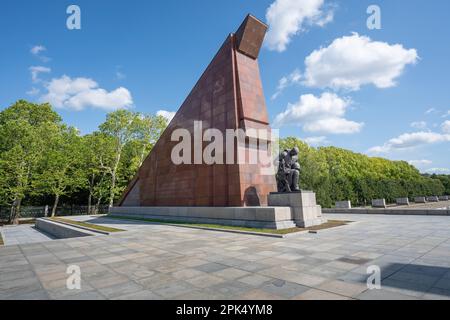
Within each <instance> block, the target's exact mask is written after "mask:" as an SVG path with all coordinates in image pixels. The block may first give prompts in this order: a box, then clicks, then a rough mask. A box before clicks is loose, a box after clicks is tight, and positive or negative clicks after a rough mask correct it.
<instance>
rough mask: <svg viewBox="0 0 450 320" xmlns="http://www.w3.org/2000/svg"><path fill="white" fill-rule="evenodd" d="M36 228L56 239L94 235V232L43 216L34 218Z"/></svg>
mask: <svg viewBox="0 0 450 320" xmlns="http://www.w3.org/2000/svg"><path fill="white" fill-rule="evenodd" d="M36 228H37V229H39V230H41V231H43V232H45V233H48V234H50V235H52V236H53V237H55V238H57V239H66V238H77V237H88V236H92V235H95V234H94V233H92V232H90V231H87V230H82V229H78V228H75V227H71V226H69V225H66V224H62V223H57V222H55V221H50V220H48V219H43V218H41V219H37V220H36Z"/></svg>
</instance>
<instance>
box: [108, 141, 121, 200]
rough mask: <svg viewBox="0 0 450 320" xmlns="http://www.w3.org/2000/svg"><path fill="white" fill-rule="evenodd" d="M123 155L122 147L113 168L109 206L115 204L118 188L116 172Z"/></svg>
mask: <svg viewBox="0 0 450 320" xmlns="http://www.w3.org/2000/svg"><path fill="white" fill-rule="evenodd" d="M121 156H122V148H119V150H118V151H117V156H116V161H115V163H114V167H113V170H112V172H111V189H110V193H109V207H112V206H113V205H114V189H115V188H116V174H117V168H118V167H119V163H120V157H121Z"/></svg>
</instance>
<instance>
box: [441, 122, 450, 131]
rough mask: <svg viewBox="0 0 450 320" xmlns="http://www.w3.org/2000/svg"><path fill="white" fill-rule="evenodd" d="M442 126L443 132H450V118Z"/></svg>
mask: <svg viewBox="0 0 450 320" xmlns="http://www.w3.org/2000/svg"><path fill="white" fill-rule="evenodd" d="M441 127H442V131H443V132H445V133H449V134H450V120H447V121H445V122H444V123H443V124H442V126H441Z"/></svg>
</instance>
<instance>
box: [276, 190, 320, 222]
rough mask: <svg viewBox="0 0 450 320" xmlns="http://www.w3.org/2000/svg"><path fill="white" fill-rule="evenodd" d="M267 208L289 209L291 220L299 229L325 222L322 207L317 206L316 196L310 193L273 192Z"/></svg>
mask: <svg viewBox="0 0 450 320" xmlns="http://www.w3.org/2000/svg"><path fill="white" fill-rule="evenodd" d="M269 206H274V207H277V206H280V207H289V208H291V211H292V219H293V220H294V222H295V224H296V225H297V226H298V227H300V228H308V227H313V226H317V225H321V224H323V223H325V222H327V220H326V219H325V218H324V217H323V216H322V207H321V206H319V205H317V202H316V194H315V193H314V192H312V191H303V190H302V191H298V192H291V193H276V192H273V193H271V194H270V195H269Z"/></svg>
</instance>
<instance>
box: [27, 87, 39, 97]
mask: <svg viewBox="0 0 450 320" xmlns="http://www.w3.org/2000/svg"><path fill="white" fill-rule="evenodd" d="M40 92H41V90H39V89H38V88H35V87H32V88H31V89H30V90H28V91H27V92H26V94H27V95H29V96H36V95H38V94H39V93H40Z"/></svg>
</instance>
